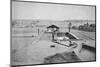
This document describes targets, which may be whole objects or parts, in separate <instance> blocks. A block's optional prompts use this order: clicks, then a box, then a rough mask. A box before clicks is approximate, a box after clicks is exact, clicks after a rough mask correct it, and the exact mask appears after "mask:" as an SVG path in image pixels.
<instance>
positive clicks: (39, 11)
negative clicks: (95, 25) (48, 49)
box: [12, 1, 95, 20]
mask: <svg viewBox="0 0 100 67" xmlns="http://www.w3.org/2000/svg"><path fill="white" fill-rule="evenodd" d="M12 19H42V20H73V19H76V20H80V19H82V20H95V7H93V6H77V5H61V4H47V3H30V2H15V1H13V2H12Z"/></svg>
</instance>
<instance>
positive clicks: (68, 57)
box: [10, 0, 96, 66]
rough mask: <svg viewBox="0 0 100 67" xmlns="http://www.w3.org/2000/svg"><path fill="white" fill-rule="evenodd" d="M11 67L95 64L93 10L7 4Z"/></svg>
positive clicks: (76, 6) (89, 7)
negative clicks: (9, 5) (9, 16)
mask: <svg viewBox="0 0 100 67" xmlns="http://www.w3.org/2000/svg"><path fill="white" fill-rule="evenodd" d="M10 26H11V66H24V65H46V64H61V63H66V64H67V63H76V62H77V63H80V62H95V61H96V6H95V5H79V4H67V3H49V2H36V1H16V0H12V1H11V25H10Z"/></svg>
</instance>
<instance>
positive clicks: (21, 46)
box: [11, 30, 95, 65]
mask: <svg viewBox="0 0 100 67" xmlns="http://www.w3.org/2000/svg"><path fill="white" fill-rule="evenodd" d="M21 31H22V30H21ZM71 32H72V33H73V34H75V35H76V36H77V37H79V38H80V39H84V40H86V41H85V42H86V43H87V44H89V45H90V46H94V47H95V33H94V32H83V31H76V30H71ZM16 34H17V35H16ZM16 34H15V32H14V33H13V34H12V48H11V49H12V51H11V52H12V55H11V56H12V57H11V58H12V65H26V64H43V63H44V61H45V59H44V58H46V57H48V56H53V55H55V54H57V53H61V54H62V53H63V52H71V51H72V49H71V48H66V47H65V46H61V45H58V44H55V43H53V42H51V39H52V38H51V35H50V34H44V33H42V32H41V34H39V35H38V36H32V35H34V33H33V34H32V32H30V33H29V34H27V35H26V34H23V33H21V32H20V33H19V32H17V33H16ZM18 34H19V35H20V36H19V37H18ZM16 36H17V37H16ZM21 36H24V37H21ZM92 42H93V43H92ZM51 45H55V48H51V47H50V46H51ZM66 56H67V55H66ZM75 56H76V55H75ZM76 57H78V59H80V61H91V60H95V53H93V52H90V51H88V50H85V49H83V50H82V51H81V53H80V54H79V55H77V56H76ZM60 60H61V59H60ZM55 61H56V60H55ZM76 61H77V60H76ZM57 62H59V60H58V61H57ZM60 62H61V61H60ZM64 62H66V61H64Z"/></svg>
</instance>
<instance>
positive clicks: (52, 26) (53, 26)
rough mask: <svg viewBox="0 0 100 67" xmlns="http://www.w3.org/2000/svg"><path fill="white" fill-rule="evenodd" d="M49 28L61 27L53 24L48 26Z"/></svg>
mask: <svg viewBox="0 0 100 67" xmlns="http://www.w3.org/2000/svg"><path fill="white" fill-rule="evenodd" d="M47 28H58V29H59V27H58V26H56V25H51V26H48V27H47Z"/></svg>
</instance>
